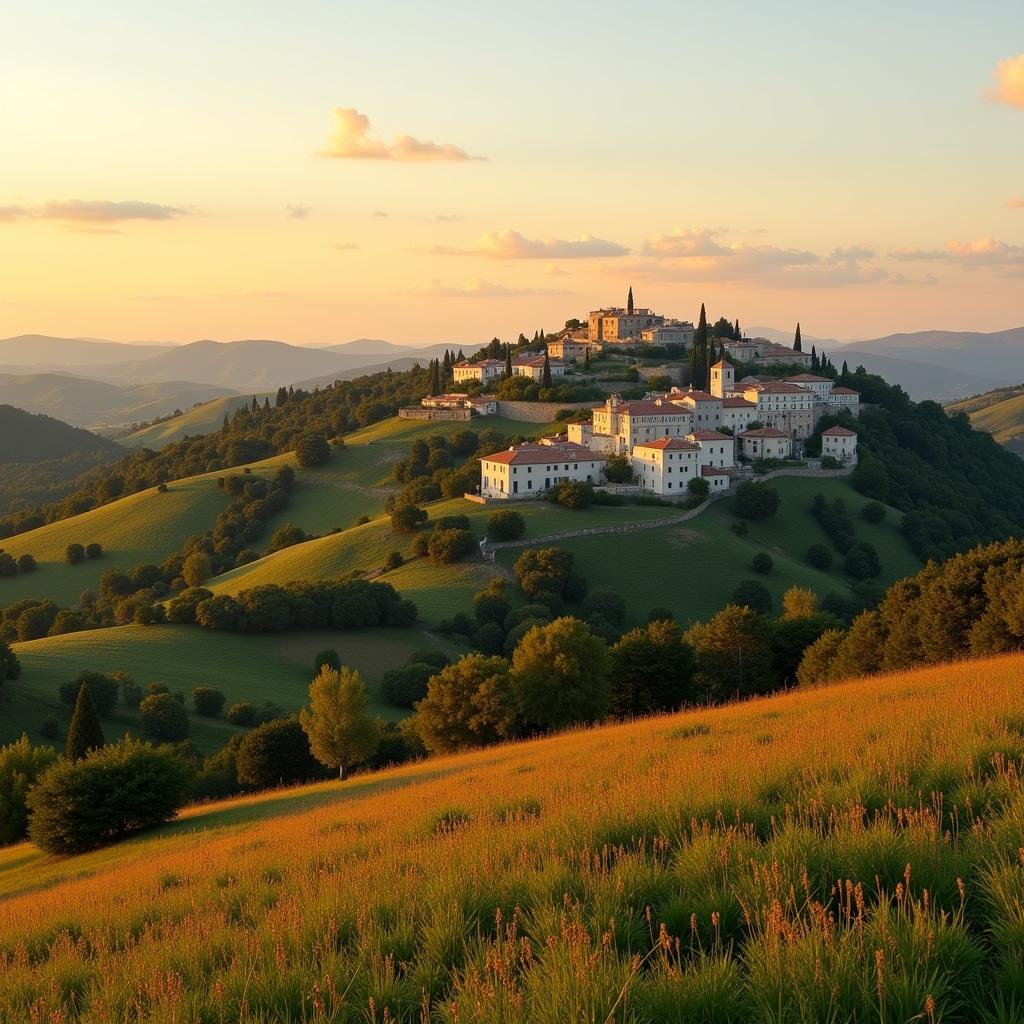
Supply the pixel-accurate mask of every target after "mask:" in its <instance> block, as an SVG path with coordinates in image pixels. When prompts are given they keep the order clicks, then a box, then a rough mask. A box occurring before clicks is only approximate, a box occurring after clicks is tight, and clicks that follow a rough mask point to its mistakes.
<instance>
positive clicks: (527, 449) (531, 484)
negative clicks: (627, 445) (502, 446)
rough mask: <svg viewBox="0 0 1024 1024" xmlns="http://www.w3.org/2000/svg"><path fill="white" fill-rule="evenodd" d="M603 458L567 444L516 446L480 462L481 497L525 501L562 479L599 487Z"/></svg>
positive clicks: (597, 453) (580, 446)
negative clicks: (524, 499) (521, 499)
mask: <svg viewBox="0 0 1024 1024" xmlns="http://www.w3.org/2000/svg"><path fill="white" fill-rule="evenodd" d="M605 461H606V457H605V455H604V454H603V453H601V452H595V451H591V450H590V449H589V448H584V447H583V446H582V445H578V444H573V443H572V442H571V441H561V440H559V441H550V442H548V443H543V442H542V443H540V444H532V443H531V444H520V445H515V446H514V447H512V448H509V449H508V450H507V451H503V452H497V453H495V454H494V455H488V456H487V457H486V458H484V459H481V460H480V494H481V496H482V497H484V498H516V497H519V498H528V497H531V496H535V495H540V494H542V493H543V492H544V491H547V490H549V489H550V488H551V487H554V486H555V485H556V484H559V483H561V482H562V481H564V480H575V481H578V482H580V483H588V484H599V483H601V482H603V480H604V464H605Z"/></svg>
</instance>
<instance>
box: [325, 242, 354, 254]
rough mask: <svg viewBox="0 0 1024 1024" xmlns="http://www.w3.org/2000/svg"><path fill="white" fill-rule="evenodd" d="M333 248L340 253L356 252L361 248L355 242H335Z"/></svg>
mask: <svg viewBox="0 0 1024 1024" xmlns="http://www.w3.org/2000/svg"><path fill="white" fill-rule="evenodd" d="M331 248H332V249H337V251H338V252H355V250H356V249H358V248H359V246H358V245H356V243H355V242H334V243H332V245H331Z"/></svg>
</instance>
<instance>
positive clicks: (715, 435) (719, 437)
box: [690, 430, 732, 441]
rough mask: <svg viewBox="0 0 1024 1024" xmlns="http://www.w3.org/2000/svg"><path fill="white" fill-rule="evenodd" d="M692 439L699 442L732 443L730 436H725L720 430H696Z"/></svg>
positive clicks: (691, 435)
mask: <svg viewBox="0 0 1024 1024" xmlns="http://www.w3.org/2000/svg"><path fill="white" fill-rule="evenodd" d="M690 437H692V438H695V439H696V440H698V441H731V440H732V437H731V436H730V435H729V434H723V433H722V432H721V431H720V430H695V431H694V432H693V433H692V434H690Z"/></svg>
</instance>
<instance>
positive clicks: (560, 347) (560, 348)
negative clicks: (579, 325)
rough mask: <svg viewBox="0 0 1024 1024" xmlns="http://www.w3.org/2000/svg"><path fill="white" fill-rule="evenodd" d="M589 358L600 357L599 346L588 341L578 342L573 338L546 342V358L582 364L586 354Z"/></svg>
mask: <svg viewBox="0 0 1024 1024" xmlns="http://www.w3.org/2000/svg"><path fill="white" fill-rule="evenodd" d="M588 351H589V352H590V357H591V358H592V359H593V358H594V357H595V356H597V355H600V353H601V346H600V345H592V344H591V343H590V342H589V341H578V340H576V339H574V338H557V339H556V340H555V341H549V342H548V358H549V359H558V360H561V361H562V362H564V363H576V362H582V360H584V359H586V357H587V352H588Z"/></svg>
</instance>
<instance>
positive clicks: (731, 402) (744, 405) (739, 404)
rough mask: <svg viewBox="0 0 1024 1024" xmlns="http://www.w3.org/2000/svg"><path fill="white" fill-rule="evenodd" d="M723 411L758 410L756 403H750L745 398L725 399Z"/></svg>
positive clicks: (723, 400)
mask: <svg viewBox="0 0 1024 1024" xmlns="http://www.w3.org/2000/svg"><path fill="white" fill-rule="evenodd" d="M722 408H723V409H756V408H757V403H756V402H748V401H747V400H746V399H745V398H723V399H722Z"/></svg>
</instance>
